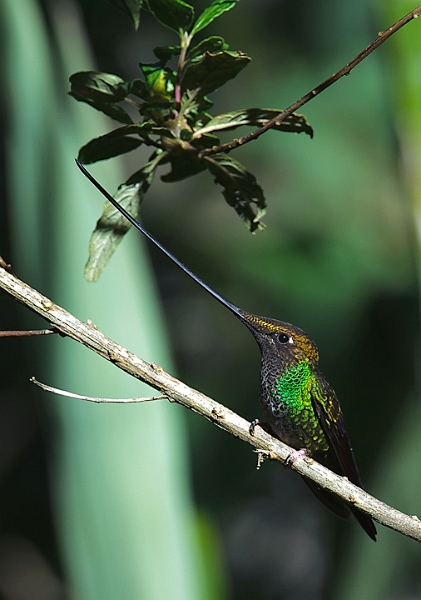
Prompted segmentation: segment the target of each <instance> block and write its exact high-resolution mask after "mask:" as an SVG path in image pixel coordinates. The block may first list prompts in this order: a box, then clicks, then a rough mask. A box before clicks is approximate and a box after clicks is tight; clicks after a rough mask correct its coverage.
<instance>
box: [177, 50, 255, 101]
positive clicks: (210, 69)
mask: <svg viewBox="0 0 421 600" xmlns="http://www.w3.org/2000/svg"><path fill="white" fill-rule="evenodd" d="M250 60H251V58H250V57H249V56H247V54H244V53H243V52H217V53H216V54H211V53H210V52H205V54H204V55H203V57H201V58H200V59H195V60H194V61H192V62H191V63H190V65H189V66H188V68H187V70H186V72H185V74H184V77H183V81H182V88H183V90H196V89H200V91H201V94H202V95H206V94H209V93H210V92H213V91H214V90H216V89H217V88H219V87H221V86H222V85H224V83H226V82H227V81H229V80H230V79H233V78H234V77H235V76H236V75H238V73H239V72H240V71H241V70H242V69H244V67H245V66H247V65H248V63H249V62H250Z"/></svg>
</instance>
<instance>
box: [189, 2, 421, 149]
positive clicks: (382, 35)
mask: <svg viewBox="0 0 421 600" xmlns="http://www.w3.org/2000/svg"><path fill="white" fill-rule="evenodd" d="M420 15H421V6H418V7H417V8H414V9H413V10H411V12H409V13H408V14H407V15H405V16H404V17H402V18H401V19H399V21H396V23H394V24H393V25H392V26H391V27H389V28H388V29H386V30H385V31H380V32H379V34H378V36H377V38H376V39H375V40H374V41H373V42H371V44H369V45H368V46H367V47H366V48H364V50H362V51H361V52H360V53H359V54H357V56H355V57H354V58H353V59H352V60H351V61H350V62H349V63H347V64H346V65H345V66H344V67H342V69H340V70H339V71H337V72H336V73H334V74H333V75H331V76H330V77H328V78H327V79H325V81H323V82H322V83H320V84H319V85H318V86H316V87H315V88H314V89H312V90H311V91H310V92H308V93H307V94H305V95H304V96H302V97H301V98H300V99H299V100H296V101H295V102H294V103H293V104H291V105H290V106H288V108H286V109H285V110H283V111H282V112H281V113H279V115H277V116H276V117H274V118H273V119H271V120H270V121H268V122H267V123H265V124H264V125H263V126H262V127H259V129H255V130H254V131H252V132H251V133H248V134H247V135H244V136H243V137H241V138H238V139H234V140H231V141H230V142H227V143H226V144H222V145H221V146H212V147H211V148H206V149H205V150H202V151H201V152H199V157H200V158H203V157H204V156H208V155H209V154H216V153H218V152H230V151H231V150H234V148H238V146H243V145H244V144H247V143H248V142H251V141H252V140H257V138H258V137H260V136H261V135H262V134H263V133H265V132H266V131H268V129H271V128H272V127H278V126H279V125H280V124H281V123H282V121H285V119H286V118H287V117H289V116H290V115H291V114H292V113H293V112H295V111H297V110H298V109H299V108H301V107H302V106H304V104H307V102H310V100H312V99H313V98H315V97H316V96H318V95H319V94H320V93H321V92H323V91H324V90H325V89H327V88H328V87H330V86H331V85H332V84H334V83H335V82H336V81H338V79H341V77H344V75H349V74H350V72H351V71H352V69H353V68H354V67H356V66H357V65H358V64H360V62H362V61H363V60H364V59H365V58H367V56H368V55H369V54H371V53H372V52H374V50H376V49H377V48H378V47H379V46H380V45H381V44H383V43H384V42H385V41H386V40H387V39H388V38H390V36H391V35H393V34H394V33H396V32H397V31H399V29H401V28H402V27H403V26H404V25H406V24H407V23H409V22H410V21H412V20H413V19H418V17H419V16H420Z"/></svg>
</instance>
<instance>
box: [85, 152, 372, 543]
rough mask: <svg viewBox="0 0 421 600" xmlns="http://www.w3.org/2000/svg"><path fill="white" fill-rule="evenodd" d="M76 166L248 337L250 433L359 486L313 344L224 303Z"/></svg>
mask: <svg viewBox="0 0 421 600" xmlns="http://www.w3.org/2000/svg"><path fill="white" fill-rule="evenodd" d="M76 163H77V166H78V167H79V169H80V170H81V171H82V173H83V174H84V175H85V176H86V177H87V178H88V179H89V181H91V183H93V185H94V186H95V187H96V188H97V189H98V190H99V191H100V192H101V193H102V194H103V196H105V198H106V199H107V200H108V201H109V202H111V204H112V205H113V206H114V207H115V208H116V209H117V210H118V211H120V213H121V214H122V215H123V216H124V217H125V218H126V219H127V220H128V221H129V222H130V223H131V224H132V225H133V226H134V227H135V228H136V229H138V230H139V231H140V232H141V233H142V234H143V235H144V236H145V237H146V238H147V239H148V240H149V241H150V242H152V243H153V244H154V245H155V246H156V247H157V248H159V249H160V250H161V251H162V252H163V253H164V254H165V255H166V256H167V257H168V258H169V259H171V260H172V261H173V262H174V263H175V264H176V265H177V266H178V267H180V269H182V271H184V272H185V273H186V274H187V275H189V276H190V277H191V278H192V279H193V280H194V281H196V282H197V283H198V284H199V285H200V286H201V287H202V288H203V289H205V290H206V291H207V292H208V293H209V294H210V295H211V296H212V297H213V298H215V299H216V300H217V301H218V302H220V303H221V304H222V305H223V306H225V307H226V308H227V309H228V310H230V311H231V312H232V313H233V314H234V315H235V316H236V317H237V318H238V319H239V320H240V321H241V322H242V323H243V324H244V325H245V326H246V327H247V328H248V330H249V331H250V332H251V333H252V335H253V336H254V338H255V340H256V342H257V344H258V346H259V348H260V351H261V369H260V403H261V405H262V410H263V415H264V419H265V420H264V422H261V421H260V420H258V419H256V420H255V421H253V422H252V423H251V425H250V433H251V434H253V433H254V430H255V427H256V426H257V425H261V426H263V427H264V429H265V430H266V431H268V432H269V433H270V434H271V435H273V436H274V437H275V438H277V439H279V440H280V441H281V442H284V443H285V444H287V445H289V446H291V447H292V448H294V449H295V450H296V451H297V453H298V454H306V455H307V456H310V457H311V458H313V459H314V460H316V461H317V462H319V463H320V464H322V465H324V466H326V467H327V468H328V469H331V470H332V471H334V472H335V473H337V474H338V475H341V476H344V477H347V478H348V479H349V480H350V481H351V482H352V483H354V484H355V485H357V486H359V487H361V488H362V487H363V485H362V481H361V477H360V475H359V472H358V467H357V463H356V461H355V457H354V453H353V450H352V447H351V444H350V441H349V438H348V435H347V432H346V429H345V421H344V416H343V413H342V410H341V407H340V404H339V401H338V398H337V396H336V394H335V392H334V390H333V389H332V387H331V386H330V384H329V383H328V381H327V380H326V379H325V377H324V375H323V374H322V373H321V371H320V369H319V352H318V350H317V346H316V344H315V343H314V342H313V340H312V339H311V338H310V337H309V336H308V335H307V334H306V333H305V332H304V331H303V330H302V329H299V328H298V327H296V326H295V325H291V324H290V323H285V322H284V321H278V320H277V319H271V318H266V317H259V316H257V315H254V314H251V313H248V312H246V311H245V310H242V309H241V308H238V306H235V305H234V304H232V303H231V302H229V301H228V300H227V299H226V298H224V297H223V296H221V295H220V294H219V293H218V292H216V291H215V290H214V289H213V288H211V287H210V286H209V285H208V284H207V283H205V282H204V281H202V279H200V278H199V277H198V276H197V275H195V274H194V273H193V272H192V271H190V269H188V268H187V267H186V266H185V265H184V264H183V263H182V262H181V261H180V260H178V258H176V257H175V256H174V255H173V254H172V253H171V252H170V251H169V250H167V249H166V248H165V247H164V246H163V245H162V244H161V243H160V242H159V241H158V240H157V239H155V238H154V237H153V236H152V235H151V234H150V233H149V232H148V231H147V230H146V229H145V228H144V227H143V226H142V225H141V224H140V223H139V222H138V221H137V220H136V219H135V218H134V217H132V215H131V214H130V213H128V212H127V211H126V210H125V208H124V207H122V206H121V205H120V204H119V203H118V202H117V201H116V200H115V198H113V197H112V196H111V194H109V193H108V192H107V191H106V190H105V189H104V188H103V187H102V186H101V184H100V183H99V182H98V181H97V180H96V179H95V178H94V177H93V176H92V175H91V174H90V173H89V172H88V171H87V170H86V169H85V167H84V166H83V165H82V164H81V163H80V162H79V161H78V160H76ZM294 454H296V453H294ZM293 460H294V458H293ZM304 481H305V482H306V484H307V485H308V486H309V487H310V489H311V490H312V492H313V493H314V494H315V495H316V496H317V497H318V498H319V500H321V501H322V502H323V503H324V504H325V505H326V506H327V507H328V508H329V509H330V510H331V511H332V512H333V513H335V514H336V515H337V516H339V517H341V518H343V519H348V518H349V517H350V515H351V513H352V514H353V515H354V516H355V518H356V519H357V521H358V522H359V524H360V525H361V527H362V528H363V529H364V530H365V532H366V533H367V534H368V535H369V536H370V538H371V539H373V540H374V541H376V533H377V532H376V528H375V526H374V523H373V521H372V519H371V518H370V517H369V516H368V515H366V514H364V513H362V512H360V511H359V510H358V509H356V508H355V507H354V506H352V505H351V504H348V503H346V502H345V501H343V500H342V499H340V498H338V497H337V496H335V495H334V494H332V493H331V492H329V491H328V490H325V489H322V488H321V487H319V486H318V485H317V484H315V483H314V482H313V481H310V480H309V479H307V478H304Z"/></svg>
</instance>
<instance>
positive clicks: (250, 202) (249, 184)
mask: <svg viewBox="0 0 421 600" xmlns="http://www.w3.org/2000/svg"><path fill="white" fill-rule="evenodd" d="M203 160H204V161H205V163H206V166H207V168H208V169H209V171H210V172H211V173H212V175H214V177H215V183H219V184H220V185H222V186H223V188H224V189H223V190H222V194H223V196H224V198H225V200H226V201H227V203H228V204H229V205H230V206H232V207H233V208H234V210H235V211H236V213H237V214H238V215H239V216H240V217H241V218H242V219H243V221H245V223H246V225H247V227H248V228H249V229H250V231H251V232H253V231H255V230H256V229H262V228H263V224H262V223H261V218H262V217H263V215H264V214H265V212H266V201H265V197H264V195H263V190H262V188H261V187H260V185H259V184H258V183H257V181H256V178H255V177H254V175H252V174H251V173H249V171H247V169H246V168H245V167H244V166H243V165H242V164H241V163H240V162H238V161H237V160H235V158H232V157H231V156H228V155H227V154H214V155H213V156H212V157H210V156H205V157H204V158H203Z"/></svg>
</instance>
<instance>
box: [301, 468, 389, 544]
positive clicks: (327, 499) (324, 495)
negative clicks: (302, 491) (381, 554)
mask: <svg viewBox="0 0 421 600" xmlns="http://www.w3.org/2000/svg"><path fill="white" fill-rule="evenodd" d="M303 479H304V481H305V482H306V484H307V485H308V487H309V488H310V489H311V491H312V492H313V494H315V495H316V496H317V497H318V499H319V500H320V501H321V502H323V504H324V505H325V506H326V507H327V508H328V509H329V510H331V511H332V512H333V513H334V514H335V515H336V516H338V517H340V518H341V519H349V517H350V515H351V513H352V514H353V515H354V517H355V518H356V519H357V521H358V523H359V524H360V525H361V527H362V528H363V529H364V531H365V532H366V534H367V535H368V536H369V537H371V539H372V540H374V541H376V535H377V531H376V527H375V525H374V523H373V521H372V519H371V518H370V517H369V516H368V515H366V514H364V513H362V512H361V511H359V510H358V509H357V508H355V507H354V506H351V505H350V504H347V503H346V502H344V501H343V500H341V499H340V498H338V496H335V495H334V494H331V493H330V492H329V491H327V490H324V489H322V488H321V487H319V486H318V485H317V484H316V483H314V481H311V480H310V479H307V477H303Z"/></svg>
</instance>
